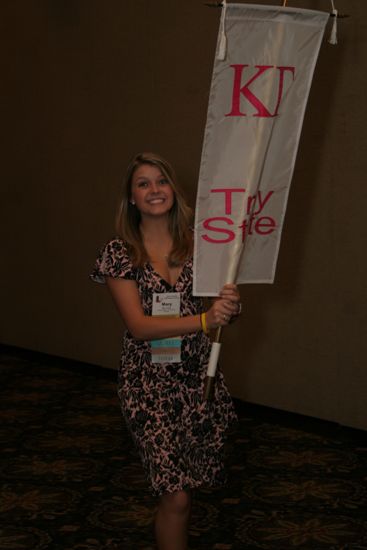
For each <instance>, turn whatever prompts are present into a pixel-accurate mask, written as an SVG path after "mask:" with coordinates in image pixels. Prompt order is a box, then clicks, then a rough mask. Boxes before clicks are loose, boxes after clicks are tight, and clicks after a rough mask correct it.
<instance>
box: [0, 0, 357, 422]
mask: <svg viewBox="0 0 367 550" xmlns="http://www.w3.org/2000/svg"><path fill="white" fill-rule="evenodd" d="M258 3H262V4H266V3H270V2H258ZM276 3H277V2H276ZM280 3H281V2H279V4H280ZM335 3H336V5H337V8H338V9H339V11H340V12H342V13H348V14H350V17H349V18H347V19H343V20H341V21H340V23H339V45H338V46H336V47H335V46H330V45H329V44H328V43H327V40H326V39H325V41H324V43H323V46H322V50H321V53H320V58H319V62H318V65H317V68H316V72H315V78H314V83H313V87H312V91H311V95H310V101H309V105H308V109H307V113H306V119H305V123H304V130H303V134H302V139H301V144H300V149H299V154H298V160H297V164H296V170H295V174H294V178H293V183H292V189H291V193H290V199H289V204H288V210H287V215H286V223H285V227H284V233H283V238H282V244H281V251H280V256H279V262H278V269H277V276H276V282H275V284H274V285H272V286H267V285H257V286H256V285H247V286H243V287H242V288H241V293H242V296H243V301H244V304H245V313H244V315H243V318H242V319H241V322H239V323H238V324H237V325H233V326H232V327H231V328H230V329H228V330H226V331H225V334H224V345H223V353H222V365H223V367H224V369H225V372H226V376H227V379H228V382H229V385H230V387H231V390H232V392H233V393H234V395H236V396H238V397H241V398H243V399H246V400H249V401H252V402H255V403H262V404H265V405H269V406H274V407H278V408H282V409H286V410H291V411H296V412H300V413H303V414H309V415H313V416H318V417H321V418H327V419H330V420H335V421H338V422H341V423H343V424H347V425H351V426H356V427H363V428H367V406H366V399H365V395H366V394H367V373H366V368H365V364H366V351H367V349H366V347H367V345H366V337H365V333H366V325H367V323H366V311H367V307H366V305H367V304H366V301H367V300H366V298H367V291H366V263H367V262H366V255H365V251H364V249H365V242H366V227H365V209H366V207H367V200H366V198H367V197H366V189H367V187H366V184H365V182H366V177H365V173H366V167H367V159H366V157H367V155H366V153H365V151H366V132H365V131H364V124H365V122H366V114H367V113H366V102H365V90H366V80H367V76H366V71H365V66H366V60H367V43H366V37H367V32H366V31H367V29H366V21H367V3H365V2H360V1H357V0H354V1H353V0H336V2H335ZM288 5H289V6H294V7H304V8H311V9H321V10H329V9H330V2H328V1H327V0H304V1H293V2H292V1H288ZM0 14H1V17H0V19H1V25H2V29H1V35H0V40H1V42H2V44H1V48H0V52H1V54H0V55H1V56H2V66H3V70H2V86H3V90H4V91H5V101H4V102H3V110H4V112H3V115H2V121H3V133H4V137H5V147H4V148H3V152H4V158H3V161H2V166H1V171H2V178H1V195H2V200H1V207H2V213H1V237H2V238H1V241H2V243H1V245H2V257H3V268H2V284H1V295H0V299H1V304H2V316H1V325H0V341H1V342H3V343H6V344H12V345H17V346H20V347H24V348H29V349H34V350H39V351H43V352H47V353H52V354H56V355H60V356H64V357H70V358H75V359H79V360H82V361H87V362H91V363H96V364H101V365H104V366H107V367H116V366H117V364H118V357H119V348H120V334H121V329H122V325H121V322H120V321H119V319H118V316H117V313H116V312H115V310H114V308H113V306H112V303H111V301H110V298H109V296H108V295H107V292H106V291H105V290H104V289H102V288H98V287H97V286H95V285H93V284H92V283H90V282H89V281H88V273H89V270H90V269H91V267H92V265H93V262H94V258H95V256H96V253H97V249H98V247H99V246H101V245H102V244H103V242H104V241H105V240H106V239H108V238H109V237H110V236H112V235H113V233H114V231H113V219H114V213H115V206H116V202H117V198H118V193H119V184H120V181H121V175H122V173H123V171H124V168H125V166H126V163H127V161H128V159H129V158H130V157H131V156H132V155H133V154H134V153H135V152H137V151H140V150H154V151H157V152H159V153H161V154H162V155H163V156H166V157H167V158H168V159H170V160H171V162H172V163H173V164H174V165H175V167H176V169H177V172H178V174H179V177H180V180H181V182H182V183H183V185H184V186H185V187H186V190H187V193H188V195H189V197H190V198H191V200H193V199H194V197H195V187H196V182H197V178H198V170H199V163H200V154H201V146H202V139H203V132H204V126H205V119H206V108H207V101H208V93H209V87H210V78H211V70H212V64H213V55H214V48H215V43H216V35H217V30H218V21H219V15H220V13H219V10H218V9H215V8H208V7H206V6H205V4H204V1H199V0H176V1H174V0H158V1H157V2H152V1H151V0H124V1H121V0H108V2H102V1H97V0H88V1H87V0H84V1H82V0H67V1H66V0H49V1H46V0H43V1H41V0H39V1H32V0H29V1H28V0H14V1H12V2H10V1H8V2H3V3H2V4H1V6H0ZM328 33H329V29H328V30H327V34H328ZM229 350H230V351H229Z"/></svg>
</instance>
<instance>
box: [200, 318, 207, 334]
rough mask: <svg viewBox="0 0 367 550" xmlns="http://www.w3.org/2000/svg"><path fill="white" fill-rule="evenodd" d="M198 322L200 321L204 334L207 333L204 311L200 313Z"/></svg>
mask: <svg viewBox="0 0 367 550" xmlns="http://www.w3.org/2000/svg"><path fill="white" fill-rule="evenodd" d="M200 323H201V328H202V329H203V332H205V334H209V331H208V327H207V324H206V313H201V315H200Z"/></svg>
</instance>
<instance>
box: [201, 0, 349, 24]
mask: <svg viewBox="0 0 367 550" xmlns="http://www.w3.org/2000/svg"><path fill="white" fill-rule="evenodd" d="M283 1H284V0H283ZM286 3H287V0H285V2H284V3H283V6H282V7H283V8H284V7H286ZM204 5H205V6H208V8H221V7H223V4H222V2H210V3H209V2H206V3H205V4H204ZM244 5H246V4H244ZM330 17H335V14H334V13H332V12H331V13H330ZM337 17H338V19H345V18H346V17H350V15H349V14H347V13H338V15H337Z"/></svg>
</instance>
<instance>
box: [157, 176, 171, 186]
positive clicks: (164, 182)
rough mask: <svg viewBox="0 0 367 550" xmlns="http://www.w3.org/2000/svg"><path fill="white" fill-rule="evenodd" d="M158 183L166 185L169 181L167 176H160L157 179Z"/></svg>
mask: <svg viewBox="0 0 367 550" xmlns="http://www.w3.org/2000/svg"><path fill="white" fill-rule="evenodd" d="M159 183H160V184H161V185H166V184H167V183H169V181H168V179H167V178H162V179H161V180H159Z"/></svg>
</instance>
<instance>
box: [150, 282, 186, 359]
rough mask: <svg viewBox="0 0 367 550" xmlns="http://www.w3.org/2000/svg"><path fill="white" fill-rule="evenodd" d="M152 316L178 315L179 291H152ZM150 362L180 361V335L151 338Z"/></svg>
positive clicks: (173, 316) (172, 316)
mask: <svg viewBox="0 0 367 550" xmlns="http://www.w3.org/2000/svg"><path fill="white" fill-rule="evenodd" d="M152 316H153V317H171V318H175V317H176V318H177V317H179V316H180V293H179V292H162V293H158V292H154V293H153V307H152ZM150 344H151V349H152V363H180V362H181V337H180V336H174V337H173V338H162V339H160V340H151V342H150Z"/></svg>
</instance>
